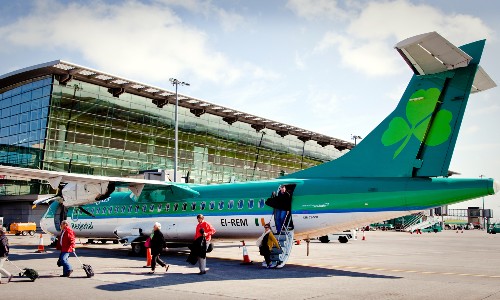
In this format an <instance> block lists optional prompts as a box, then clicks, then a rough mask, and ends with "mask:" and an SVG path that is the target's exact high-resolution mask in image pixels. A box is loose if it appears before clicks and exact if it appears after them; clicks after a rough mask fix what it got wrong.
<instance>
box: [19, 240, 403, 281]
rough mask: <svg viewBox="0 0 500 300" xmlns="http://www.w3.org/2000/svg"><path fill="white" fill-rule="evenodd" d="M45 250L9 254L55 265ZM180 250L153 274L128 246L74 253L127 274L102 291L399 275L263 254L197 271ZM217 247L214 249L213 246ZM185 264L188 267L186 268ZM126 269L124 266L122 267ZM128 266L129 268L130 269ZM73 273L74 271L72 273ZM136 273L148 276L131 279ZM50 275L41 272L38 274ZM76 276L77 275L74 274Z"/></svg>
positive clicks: (211, 262)
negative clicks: (272, 262)
mask: <svg viewBox="0 0 500 300" xmlns="http://www.w3.org/2000/svg"><path fill="white" fill-rule="evenodd" d="M31 247H32V246H29V247H26V246H23V245H17V246H15V247H14V248H18V249H20V250H21V249H23V250H30V249H33V248H31ZM46 250H47V253H46V254H40V253H35V251H33V253H23V254H15V252H16V251H15V250H14V251H12V252H11V255H10V258H11V259H12V260H13V261H14V262H16V263H18V264H21V265H22V266H27V267H29V268H34V269H36V265H34V264H36V262H31V261H30V260H38V259H41V258H42V257H43V258H44V259H53V260H54V265H55V262H56V260H57V258H58V256H59V251H58V250H55V249H54V248H51V247H49V248H46ZM178 250H179V251H177V250H175V251H173V250H169V251H168V252H166V253H164V254H163V255H162V256H161V257H162V259H163V260H164V261H165V262H166V263H168V264H170V265H171V266H172V267H171V268H170V269H169V272H168V273H165V271H164V270H163V268H161V267H160V266H158V267H157V273H156V274H148V271H150V269H149V268H143V266H144V264H145V259H144V258H143V257H131V256H128V255H127V253H128V249H127V250H126V249H117V248H112V249H109V248H94V247H88V246H86V245H83V246H82V245H78V246H77V253H79V256H80V258H81V259H82V260H83V261H84V263H89V264H91V265H92V266H93V268H94V272H95V273H96V275H95V276H96V278H98V277H99V275H101V274H102V275H113V274H116V275H127V274H129V275H130V280H129V281H122V282H116V283H109V282H108V283H106V284H103V285H99V286H97V287H96V288H97V289H99V290H104V291H117V290H120V291H123V290H137V289H142V288H151V287H159V286H175V285H178V284H187V283H196V282H203V281H214V282H215V281H223V280H231V281H232V280H252V279H287V278H311V277H323V278H324V277H364V278H379V279H400V278H402V277H398V276H388V275H380V274H372V273H368V272H356V271H347V270H338V269H329V268H323V267H318V266H303V265H294V264H293V263H288V264H287V265H286V266H285V267H284V268H283V269H265V268H263V267H262V266H261V261H262V257H259V258H258V262H254V263H253V264H252V265H241V264H240V261H238V260H232V259H223V258H214V257H210V256H209V257H208V259H207V268H208V271H207V274H206V275H202V276H200V275H198V266H197V265H195V266H191V265H190V264H189V263H187V262H186V258H187V254H188V251H187V250H186V249H185V248H180V249H178ZM214 251H216V249H215V250H214ZM95 258H113V259H119V260H123V263H120V265H118V266H117V267H116V268H117V270H116V271H113V270H110V268H109V267H106V268H102V269H101V268H100V267H99V265H95V264H93V262H92V260H94V259H95ZM75 263H77V262H76V261H73V262H72V264H73V267H74V268H79V266H77V265H74V264H75ZM175 266H181V267H183V268H182V269H181V271H182V273H179V268H176V267H175ZM186 267H187V268H186ZM124 269H125V270H124ZM129 270H130V271H129ZM75 275H76V274H75ZM137 275H140V276H147V278H141V279H138V280H134V277H136V276H137ZM44 277H47V278H48V277H52V276H45V275H44V274H40V278H44ZM75 279H78V276H75Z"/></svg>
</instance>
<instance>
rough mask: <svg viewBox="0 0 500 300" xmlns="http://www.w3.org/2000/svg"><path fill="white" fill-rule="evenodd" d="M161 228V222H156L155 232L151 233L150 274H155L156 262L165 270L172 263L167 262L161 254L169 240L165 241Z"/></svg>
mask: <svg viewBox="0 0 500 300" xmlns="http://www.w3.org/2000/svg"><path fill="white" fill-rule="evenodd" d="M160 229H161V224H160V223H158V222H156V223H155V224H154V226H153V233H152V234H151V242H150V246H151V255H152V258H151V272H149V274H154V272H155V268H156V264H159V265H160V266H162V267H164V268H165V272H167V271H168V268H169V267H170V265H168V264H166V263H165V262H164V261H163V260H161V258H160V254H161V252H162V251H163V249H165V248H166V247H167V242H165V237H164V236H163V233H162V232H161V231H160Z"/></svg>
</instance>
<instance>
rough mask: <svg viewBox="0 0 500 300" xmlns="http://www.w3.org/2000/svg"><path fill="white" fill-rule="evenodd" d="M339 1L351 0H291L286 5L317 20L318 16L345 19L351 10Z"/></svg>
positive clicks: (347, 2) (310, 18)
mask: <svg viewBox="0 0 500 300" xmlns="http://www.w3.org/2000/svg"><path fill="white" fill-rule="evenodd" d="M339 2H342V3H343V2H345V3H346V4H349V3H350V1H337V0H289V1H288V2H287V4H286V7H287V8H288V9H290V10H291V11H293V12H294V13H295V14H296V15H298V16H299V17H302V18H305V19H307V20H315V19H316V18H318V17H319V18H324V19H330V20H345V19H347V18H348V17H349V12H348V10H346V9H345V7H342V6H341V5H339Z"/></svg>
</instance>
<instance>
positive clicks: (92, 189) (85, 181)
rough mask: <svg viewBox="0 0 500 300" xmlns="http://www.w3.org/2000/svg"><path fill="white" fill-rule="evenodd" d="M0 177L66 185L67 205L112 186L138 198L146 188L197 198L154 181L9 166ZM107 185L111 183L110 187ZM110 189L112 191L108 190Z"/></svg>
mask: <svg viewBox="0 0 500 300" xmlns="http://www.w3.org/2000/svg"><path fill="white" fill-rule="evenodd" d="M0 175H6V176H9V178H10V179H38V180H46V181H48V182H49V184H50V186H51V187H52V188H53V189H57V188H59V185H60V184H61V183H66V186H65V187H64V188H63V190H62V197H63V199H64V203H65V205H66V206H77V205H83V204H87V203H92V202H95V201H99V200H102V199H103V197H106V196H109V194H110V193H111V192H112V190H114V187H127V188H129V189H130V190H131V191H132V192H133V193H134V194H135V195H136V196H139V195H140V194H141V193H142V190H143V189H144V188H145V187H146V189H158V190H168V191H170V192H171V193H172V195H173V198H175V199H181V198H193V197H197V196H199V193H198V192H197V191H195V190H193V189H191V188H189V187H188V186H184V185H181V184H177V183H173V182H164V181H157V180H145V179H137V178H126V177H111V176H94V175H86V174H76V173H64V172H57V171H47V170H38V169H29V168H18V167H11V166H0ZM110 183H112V184H111V185H110ZM111 186H113V189H111V188H109V187H111Z"/></svg>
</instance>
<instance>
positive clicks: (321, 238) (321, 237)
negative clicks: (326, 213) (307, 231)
mask: <svg viewBox="0 0 500 300" xmlns="http://www.w3.org/2000/svg"><path fill="white" fill-rule="evenodd" d="M319 241H320V242H322V243H328V242H330V239H329V238H328V236H327V235H324V236H320V237H319Z"/></svg>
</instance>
